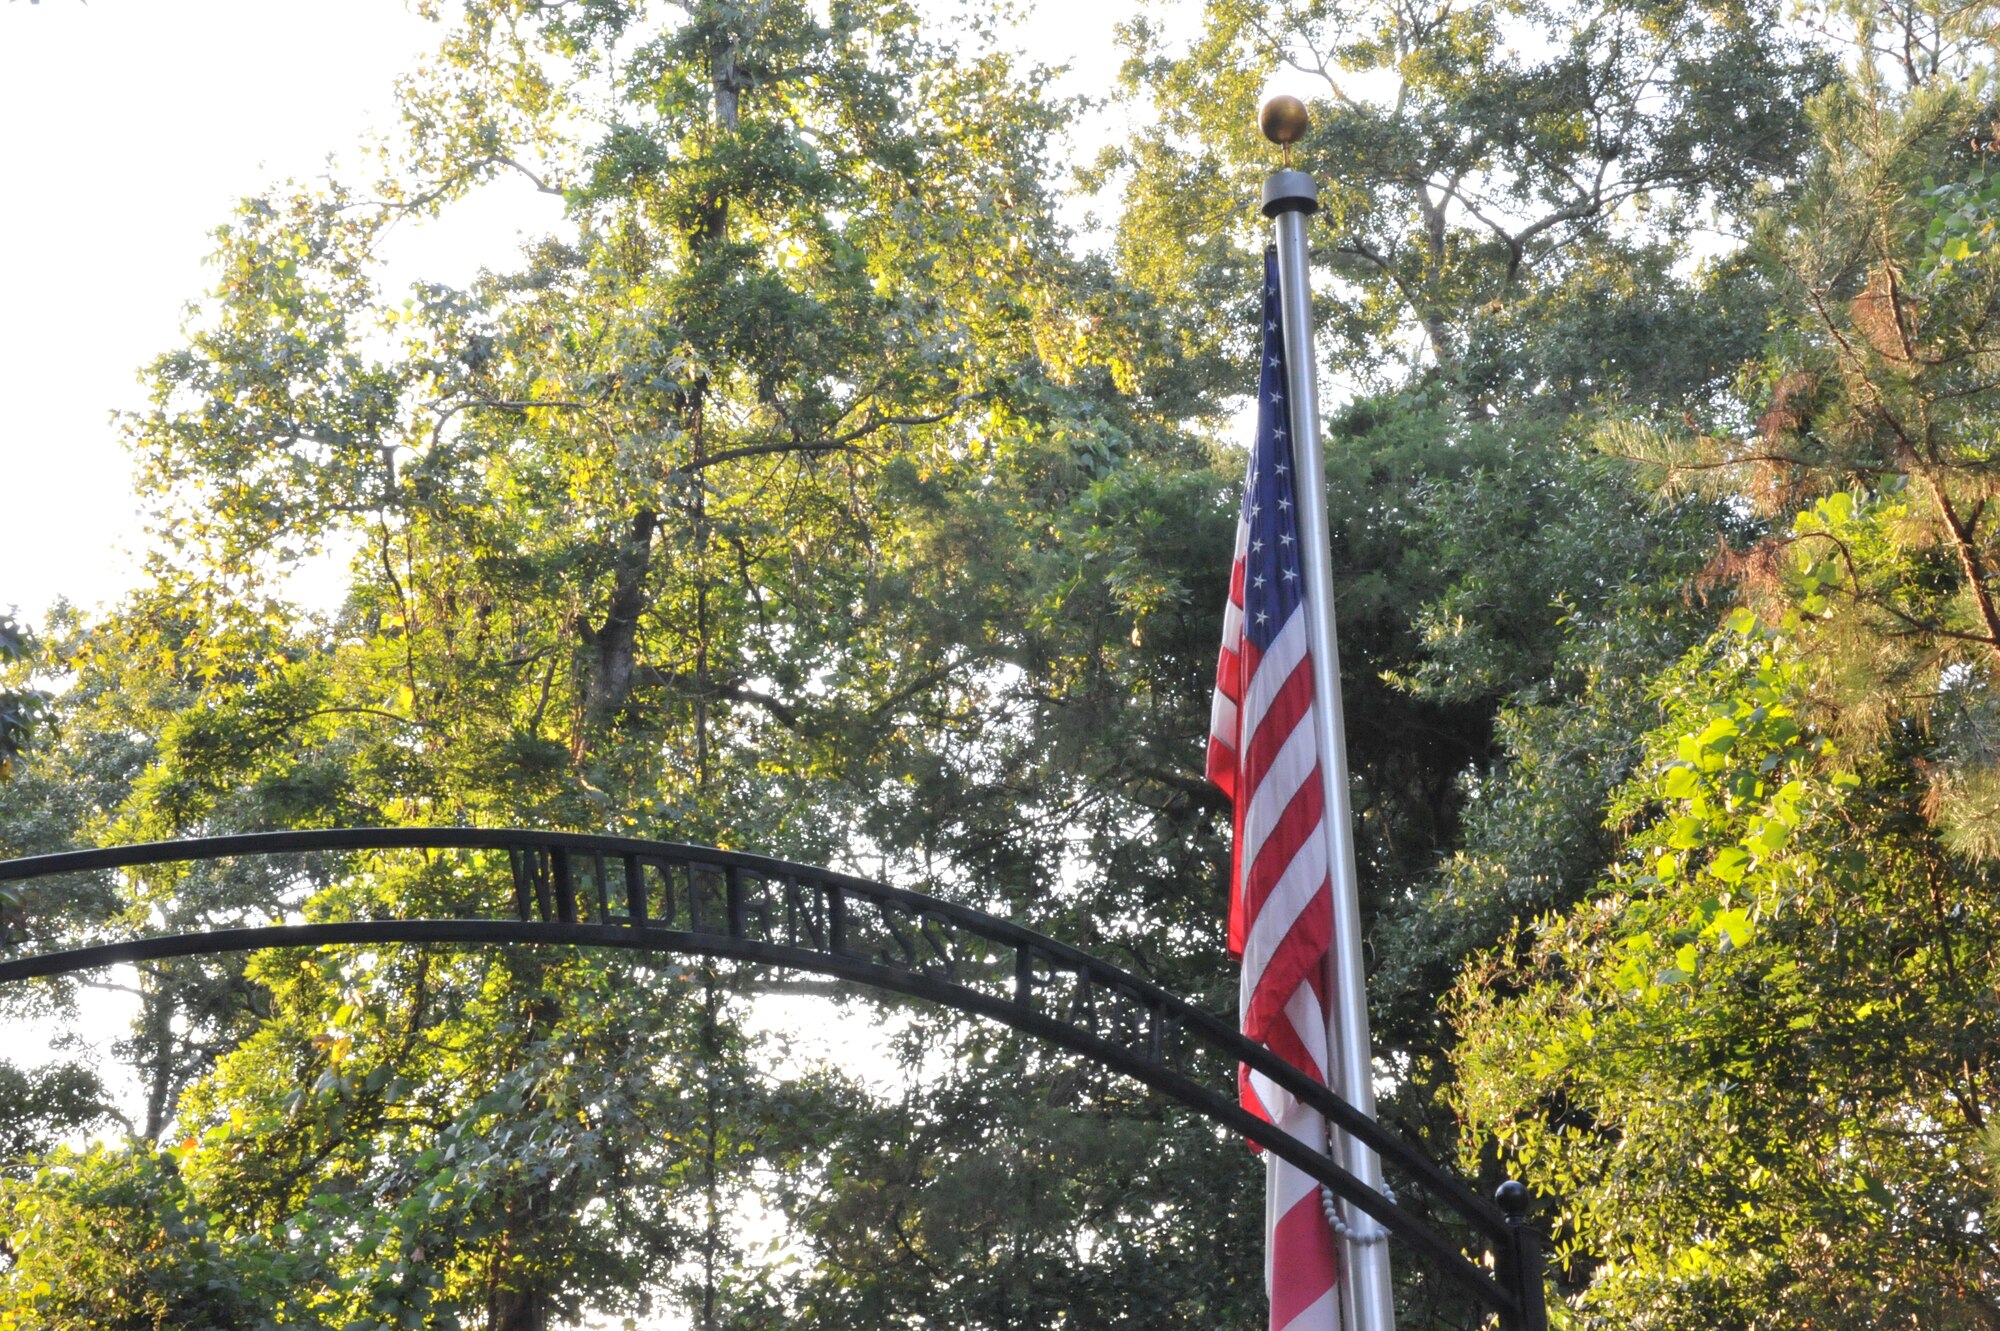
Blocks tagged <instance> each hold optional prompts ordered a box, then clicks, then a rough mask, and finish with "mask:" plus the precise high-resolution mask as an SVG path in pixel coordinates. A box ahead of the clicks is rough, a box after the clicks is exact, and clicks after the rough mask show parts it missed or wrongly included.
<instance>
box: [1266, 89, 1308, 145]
mask: <svg viewBox="0 0 2000 1331" xmlns="http://www.w3.org/2000/svg"><path fill="white" fill-rule="evenodd" d="M1311 125H1312V121H1311V120H1310V119H1309V118H1308V117H1307V116H1306V104H1305V103H1304V102H1302V101H1300V100H1299V99H1298V98H1296V97H1294V96H1292V95H1291V94H1290V93H1286V92H1281V93H1279V94H1278V95H1277V96H1276V97H1273V98H1271V100H1269V101H1267V102H1265V103H1264V105H1263V106H1262V107H1260V108H1258V111H1257V127H1258V128H1259V129H1261V130H1263V131H1264V137H1265V138H1267V139H1269V140H1270V141H1271V142H1273V143H1275V144H1277V145H1278V146H1279V147H1281V148H1284V149H1286V150H1287V151H1289V150H1290V148H1291V146H1292V145H1293V144H1294V143H1297V142H1298V141H1299V140H1300V139H1302V138H1304V137H1305V135H1306V130H1307V129H1309V128H1310V127H1311Z"/></svg>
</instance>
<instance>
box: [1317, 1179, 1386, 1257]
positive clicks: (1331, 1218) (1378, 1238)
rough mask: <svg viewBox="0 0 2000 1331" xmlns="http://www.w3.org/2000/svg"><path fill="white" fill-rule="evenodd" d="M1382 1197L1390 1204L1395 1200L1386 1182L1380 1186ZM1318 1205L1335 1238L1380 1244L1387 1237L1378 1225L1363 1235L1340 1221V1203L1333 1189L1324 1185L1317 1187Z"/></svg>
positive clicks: (1372, 1226) (1371, 1227)
mask: <svg viewBox="0 0 2000 1331" xmlns="http://www.w3.org/2000/svg"><path fill="white" fill-rule="evenodd" d="M1382 1196H1383V1197H1384V1198H1386V1199H1388V1200H1389V1201H1391V1202H1394V1201H1395V1200H1396V1193H1395V1190H1394V1189H1393V1188H1391V1187H1390V1186H1389V1185H1388V1183H1387V1182H1384V1183H1383V1184H1382ZM1319 1204H1320V1209H1322V1210H1323V1211H1325V1212H1326V1223H1328V1224H1329V1225H1332V1226H1333V1232H1334V1236H1335V1237H1336V1238H1342V1239H1345V1240H1347V1241H1348V1242H1349V1243H1381V1242H1382V1241H1383V1240H1385V1239H1387V1238H1388V1237H1389V1231H1388V1230H1386V1229H1384V1228H1382V1227H1381V1226H1380V1225H1370V1226H1369V1228H1368V1231H1367V1232H1365V1233H1364V1232H1363V1231H1361V1230H1358V1229H1356V1228H1354V1226H1352V1225H1350V1224H1348V1223H1347V1222H1346V1221H1345V1220H1342V1219H1341V1218H1340V1202H1339V1200H1338V1199H1337V1198H1336V1197H1335V1196H1334V1195H1333V1189H1332V1188H1329V1187H1327V1186H1326V1184H1324V1183H1322V1184H1320V1185H1319Z"/></svg>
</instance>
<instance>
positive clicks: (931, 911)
mask: <svg viewBox="0 0 2000 1331" xmlns="http://www.w3.org/2000/svg"><path fill="white" fill-rule="evenodd" d="M384 850H427V851H434V850H448V851H470V852H487V853H489V854H497V853H504V854H505V855H506V856H507V862H508V869H509V878H510V880H511V884H512V903H511V904H512V912H511V915H508V916H503V917H493V916H490V915H488V916H480V915H469V916H466V917H461V918H452V919H422V920H397V919H382V920H349V921H341V922H334V923H319V924H287V925H272V926H268V927H251V928H226V929H215V930H209V931H206V932H201V933H191V934H170V935H155V936H148V937H140V938H134V939H129V940H126V941H122V942H115V943H105V944H100V945H97V946H92V947H82V948H71V949H65V950H61V951H54V952H46V953H41V954H38V955H29V956H16V957H13V958H10V959H6V960H0V983H7V982H9V981H16V980H28V979H35V978H40V977H47V976H56V975H65V974H69V973H72V972H75V971H82V970H88V969H92V968H94V967H99V966H107V965H112V964H114V963H118V962H135V961H147V960H156V959H159V958H164V957H185V956H200V955H206V954H214V953H223V952H241V951H251V950H256V949H262V948H273V947H320V946H325V945H329V944H356V943H362V944H366V943H455V944H469V945H475V946H478V945H494V944H507V943H537V944H550V943H554V944H567V945H571V946H581V947H616V948H627V949H633V950H638V951H647V952H673V953H686V954H694V955H698V956H709V957H718V958H727V959H733V960H738V961H745V962H751V963H756V964H761V965H767V966H776V967H782V968H787V969H791V970H801V971H812V972H817V973H819V974H822V975H827V976H832V977H835V978H838V979H843V980H850V981H853V982H855V983H858V984H862V985H866V986H869V987H871V988H875V989H880V990H885V991H888V992H891V993H898V994H905V995H909V996H911V997H914V998H919V999H924V1000H928V1001H930V1002H935V1003H940V1004H942V1005H944V1006H946V1007H949V1008H953V1009H956V1010H958V1011H960V1012H967V1013H972V1014H974V1015H977V1016H981V1017H986V1018H988V1019H990V1020H993V1021H997V1022H1000V1023H1001V1024H1003V1025H1006V1026H1010V1027H1012V1028H1014V1029H1015V1030H1019V1031H1022V1032H1025V1033H1027V1034H1029V1035H1033V1036H1036V1037H1038V1038H1040V1039H1042V1040H1046V1041H1047V1042H1049V1043H1051V1044H1054V1045H1057V1046H1059V1047H1060V1048H1063V1049H1066V1050H1068V1051H1069V1052H1071V1053H1073V1054H1075V1055H1077V1056H1079V1057H1081V1058H1084V1059H1087V1060H1089V1061H1091V1062H1093V1063H1096V1064H1099V1065H1101V1066H1103V1067H1107V1068H1110V1069H1113V1070H1114V1071H1117V1072H1121V1073H1124V1074H1125V1075H1127V1076H1130V1077H1132V1078H1134V1079H1136V1080H1138V1081H1140V1082H1142V1083H1144V1084H1145V1085H1147V1086H1150V1087H1152V1088H1153V1089H1154V1090H1157V1091H1159V1092H1160V1093H1161V1094H1163V1095H1166V1096H1167V1097H1169V1098H1170V1099H1172V1100H1174V1101H1176V1102H1178V1103H1180V1104H1182V1105H1184V1106H1186V1107H1188V1108H1190V1109H1192V1110H1194V1111H1195V1112H1196V1113H1199V1114H1201V1115H1203V1116H1204V1117H1206V1118H1208V1119H1210V1120H1212V1121H1213V1122H1216V1123H1219V1124H1222V1125H1224V1126H1225V1127H1228V1128H1229V1129H1231V1130H1232V1131H1235V1132H1237V1133H1240V1134H1242V1135H1243V1136H1244V1137H1246V1138H1248V1139H1249V1140H1251V1141H1253V1142H1255V1143H1257V1144H1258V1145H1259V1146H1261V1147H1263V1148H1264V1149H1265V1150H1267V1151H1270V1152H1271V1153H1272V1154H1274V1155H1277V1156H1279V1157H1281V1158H1283V1159H1285V1160H1288V1161H1290V1162H1291V1163H1293V1164H1294V1165H1297V1166H1298V1167H1299V1168H1300V1169H1301V1170H1303V1171H1305V1172H1306V1173H1307V1174H1309V1175H1311V1176H1312V1177H1313V1178H1316V1179H1318V1180H1319V1181H1320V1182H1321V1183H1323V1184H1325V1185H1326V1186H1327V1187H1328V1188H1330V1189H1332V1190H1333V1191H1334V1192H1335V1193H1336V1194H1337V1195H1339V1196H1340V1197H1343V1198H1345V1199H1346V1200H1348V1201H1350V1202H1352V1203H1353V1204H1354V1205H1356V1206H1357V1207H1359V1208H1360V1209H1361V1210H1362V1211H1365V1212H1366V1213H1367V1214H1368V1215H1370V1216H1372V1217H1374V1218H1375V1219H1376V1220H1377V1221H1378V1222H1380V1223H1381V1224H1382V1226H1383V1227H1384V1228H1386V1229H1387V1230H1388V1231H1389V1232H1390V1233H1391V1234H1392V1235H1394V1236H1395V1237H1396V1238H1397V1239H1400V1240H1401V1241H1402V1242H1403V1243H1405V1244H1407V1245H1408V1246H1409V1247H1410V1248H1412V1249H1413V1250H1415V1251H1416V1252H1417V1253H1419V1254H1421V1255H1422V1256H1423V1257H1424V1258H1425V1259H1426V1260H1427V1261H1428V1262H1430V1263H1431V1264H1432V1265H1433V1266H1434V1267H1435V1268H1436V1269H1437V1270H1438V1271H1440V1272H1441V1273H1442V1274H1443V1275H1445V1276H1446V1277H1447V1278H1448V1279H1450V1280H1451V1281H1452V1282H1453V1283H1454V1284H1456V1285H1458V1286H1459V1287H1460V1288H1462V1289H1463V1290H1465V1291H1466V1292H1467V1293H1469V1294H1470V1295H1471V1296H1472V1297H1473V1298H1475V1299H1477V1300H1478V1301H1479V1303H1480V1304H1481V1305H1482V1306H1484V1307H1485V1308H1486V1309H1487V1310H1489V1311H1490V1312H1491V1313H1493V1314H1494V1315H1496V1316H1497V1317H1498V1319H1499V1322H1500V1325H1501V1327H1503V1328H1505V1329H1506V1331H1517V1329H1518V1331H1544V1328H1546V1326H1547V1313H1546V1310H1545V1307H1544V1302H1543V1290H1542V1262H1541V1247H1540V1240H1539V1238H1538V1236H1537V1235H1536V1234H1535V1232H1534V1230H1533V1229H1531V1228H1530V1227H1529V1226H1528V1225H1527V1224H1526V1223H1525V1218H1526V1202H1527V1194H1526V1192H1525V1190H1523V1189H1521V1188H1520V1186H1519V1185H1518V1184H1508V1185H1506V1186H1503V1187H1502V1189H1501V1191H1500V1201H1501V1203H1502V1205H1503V1206H1505V1208H1506V1209H1505V1210H1504V1211H1503V1210H1502V1209H1500V1207H1496V1206H1493V1205H1490V1204H1488V1203H1487V1202H1486V1201H1484V1200H1482V1199H1481V1198H1479V1197H1478V1196H1476V1195H1474V1194H1473V1193H1472V1192H1471V1191H1470V1190H1468V1189H1467V1188H1466V1187H1465V1185H1464V1184H1463V1183H1461V1182H1460V1181H1459V1180H1458V1179H1456V1178H1454V1177H1453V1176H1452V1175H1450V1174H1448V1173H1446V1172H1445V1171H1444V1170H1443V1169H1441V1168H1439V1167H1438V1166H1437V1165H1436V1164H1435V1163H1433V1162H1432V1161H1431V1160H1430V1159H1429V1158H1428V1157H1426V1156H1425V1155H1424V1154H1423V1153H1422V1152H1420V1151H1418V1150H1416V1149H1415V1148H1414V1147H1412V1146H1410V1145H1409V1144H1408V1143H1407V1142H1405V1141H1403V1140H1402V1139H1401V1138H1400V1137H1397V1136H1396V1135H1394V1134H1392V1133H1390V1132H1388V1131H1386V1130H1384V1129H1383V1128H1381V1127H1380V1126H1379V1125H1377V1124H1376V1123H1375V1122H1374V1121H1373V1120H1371V1119H1368V1118H1364V1117H1363V1116H1362V1115H1361V1114H1359V1113H1358V1112H1356V1111H1355V1109H1354V1108H1353V1107H1352V1106H1351V1105H1349V1104H1348V1103H1347V1102H1346V1101H1345V1100H1342V1099H1341V1098H1340V1097H1338V1096H1337V1095H1335V1094H1334V1093H1333V1092H1332V1091H1330V1090H1328V1089H1327V1088H1326V1087H1324V1086H1322V1085H1320V1084H1319V1083H1317V1082H1314V1081H1312V1080H1310V1079H1309V1078H1307V1077H1305V1076H1303V1075H1302V1074H1300V1073H1299V1071H1298V1070H1297V1069H1295V1068H1293V1067H1292V1066H1291V1065H1290V1064H1289V1063H1286V1062H1285V1061H1284V1060H1283V1059H1281V1058H1278V1057H1277V1056H1275V1055H1274V1054H1272V1053H1271V1052H1270V1051H1269V1050H1267V1049H1264V1048H1263V1047H1262V1046H1259V1045H1256V1044H1253V1043H1251V1042H1250V1041H1248V1040H1246V1039H1244V1038H1243V1037H1242V1035H1241V1034H1239V1033H1238V1032H1237V1031H1236V1030H1235V1029H1234V1028H1233V1027H1231V1026H1230V1025H1229V1024H1228V1023H1226V1022H1223V1021H1221V1020H1219V1019H1218V1018H1216V1017H1214V1016H1212V1015H1210V1014H1209V1013H1207V1012H1204V1011H1202V1010H1201V1009H1199V1008H1196V1007H1194V1006H1193V1005H1191V1004H1189V1003H1187V1002H1185V1001H1184V1000H1182V999H1179V998H1176V997H1174V996H1173V995H1172V994H1170V993H1168V992H1167V991H1165V990H1164V989H1161V988H1159V987H1158V986H1157V985H1154V984H1151V983H1149V982H1147V981H1145V980H1143V979H1141V978H1139V977H1138V976H1136V975H1133V974H1131V973H1129V972H1127V971H1124V970H1122V969H1120V968H1118V967H1116V966H1113V965H1110V964H1109V963H1107V962H1104V961H1101V960H1099V959H1097V958H1096V957H1093V956H1090V955H1089V954H1088V953H1085V952H1081V951H1079V950H1077V949H1076V948H1073V947H1070V946H1069V945H1067V944H1065V943H1061V942H1058V941H1057V940H1055V939H1053V938H1049V937H1046V936H1044V935H1042V934H1038V933H1036V932H1034V931H1033V930H1030V929H1025V928H1023V927H1021V926H1020V925H1017V924H1012V923H1009V922H1008V921H1006V920H1002V919H999V918H997V917H995V916H992V915H987V914H985V913H983V912H981V911H976V910H970V909H968V908H966V907H964V906H957V905H953V904H952V903H950V902H946V901H940V900H937V899H936V898H934V897H928V896H923V895H921V894H919V893H915V892H906V891H902V890H900V889H897V888H893V887H888V886H885V885H883V884H881V883H874V882H869V881H867V880H865V879H860V878H854V877H850V876H848V875H845V874H839V873H834V872H832V871H830V870H826V869H817V868H812V867H809V866H806V865H801V864H791V863H787V862H785V861H783V860H774V859H767V858H765V857H763V856H758V855H745V854H740V853H736V852H732V851H723V850H712V849H708V848H706V847H700V846H686V845H677V844H673V843H668V842H657V841H641V840H635V839H632V838H628V837H611V836H592V835H583V834H577V833H567V832H529V831H511V830H500V829H493V830H487V829H473V828H443V827H439V828H392V827H373V828H352V829H341V830H329V831H314V832H261V833H253V834H248V835H243V836H225V837H207V838H199V839H193V840H187V841H157V842H147V843H144V844H140V845H132V846H114V847H107V848H104V849H98V850H82V851H70V852H65V853H62V854H56V855H39V856H33V857H30V858H26V859H18V860H5V861H0V882H20V881H23V880H26V879H34V878H48V877H53V876H57V875H63V874H81V873H92V872H101V871H105V870H112V869H128V868H134V867H138V866H141V865H149V864H166V863H177V862H195V861H206V860H218V859H226V858H230V857H234V856H243V855H279V854H312V853H341V852H357V851H384ZM614 870H615V872H614ZM0 956H4V952H0ZM1204 1058H1205V1059H1209V1060H1215V1061H1220V1062H1221V1063H1222V1065H1223V1066H1227V1065H1228V1063H1230V1062H1236V1063H1241V1064H1245V1065H1247V1066H1249V1067H1251V1068H1254V1069H1256V1070H1257V1071H1259V1072H1261V1073H1263V1074H1264V1075H1265V1076H1267V1077H1269V1078H1270V1079H1271V1080H1272V1081H1274V1082H1276V1083H1277V1084H1278V1085H1280V1086H1282V1087H1284V1088H1285V1089H1286V1090H1288V1091H1290V1092H1291V1093H1292V1094H1293V1095H1295V1096H1297V1097H1298V1098H1299V1099H1300V1100H1302V1101H1304V1102H1305V1103H1307V1104H1309V1105H1311V1106H1312V1107H1313V1108H1314V1109H1317V1110H1318V1111H1319V1112H1320V1113H1321V1114H1323V1115H1324V1116H1325V1117H1326V1118H1327V1119H1328V1120H1329V1121H1330V1122H1332V1123H1334V1124H1336V1125H1338V1126H1339V1127H1340V1128H1341V1129H1342V1130H1344V1131H1346V1132H1349V1133H1351V1134H1353V1135H1354V1136H1355V1137H1357V1138H1359V1139H1361V1140H1362V1141H1364V1142H1366V1143H1367V1144H1368V1145H1369V1146H1371V1147H1373V1148H1374V1149H1375V1150H1376V1151H1377V1152H1379V1153H1380V1154H1381V1156H1382V1158H1383V1160H1384V1161H1385V1162H1387V1163H1389V1164H1391V1165H1393V1166H1395V1167H1397V1168H1399V1169H1401V1170H1402V1171H1403V1173H1404V1174H1405V1176H1406V1177H1407V1178H1409V1179H1411V1180H1413V1181H1414V1182H1415V1183H1416V1184H1418V1185H1419V1186H1420V1187H1421V1188H1422V1189H1423V1191H1424V1192H1425V1193H1426V1194H1427V1195H1428V1196H1429V1197H1430V1198H1431V1199H1433V1200H1434V1201H1435V1202H1436V1203H1437V1204H1439V1205H1441V1206H1442V1207H1444V1208H1445V1209H1446V1210H1448V1211H1450V1212H1451V1213H1452V1214H1454V1215H1456V1216H1457V1217H1458V1218H1459V1219H1460V1220H1461V1221H1463V1222H1464V1223H1465V1224H1466V1225H1467V1226H1469V1227H1470V1228H1471V1229H1472V1230H1473V1231H1474V1232H1475V1233H1477V1234H1478V1235H1479V1236H1480V1239H1481V1241H1482V1243H1483V1244H1484V1246H1485V1247H1486V1249H1487V1251H1488V1253H1489V1254H1490V1257H1491V1269H1483V1268H1482V1267H1481V1266H1479V1265H1476V1264H1475V1263H1474V1262H1472V1261H1471V1260H1469V1259H1468V1258H1467V1257H1466V1256H1465V1254H1464V1253H1463V1252H1462V1251H1460V1250H1459V1248H1458V1247H1457V1246H1456V1245H1455V1244H1453V1243H1452V1242H1450V1241H1449V1240H1447V1239H1446V1238H1444V1237H1443V1236H1442V1235H1440V1234H1438V1233H1437V1232H1436V1231H1435V1230H1434V1229H1432V1228H1431V1227H1430V1226H1429V1225H1427V1224H1426V1223H1424V1221H1423V1220H1422V1219H1420V1218H1419V1217H1417V1216H1416V1215H1413V1214H1412V1213H1411V1212H1410V1211H1409V1210H1408V1209H1407V1208H1406V1207H1404V1206H1403V1205H1401V1204H1400V1203H1398V1202H1397V1201H1396V1200H1394V1199H1393V1198H1391V1197H1389V1196H1386V1195H1384V1194H1383V1193H1380V1192H1376V1191H1375V1190H1373V1189H1371V1188H1369V1187H1367V1186H1365V1185H1364V1184H1362V1183H1361V1182H1360V1180H1358V1179H1356V1178H1355V1177H1354V1176H1353V1175H1352V1174H1350V1173H1348V1172H1347V1171H1346V1170H1345V1169H1343V1168H1341V1167H1340V1166H1339V1165H1338V1164H1336V1163H1335V1162H1334V1161H1333V1160H1331V1159H1329V1158H1328V1157H1327V1156H1326V1155H1324V1154H1322V1153H1320V1152H1319V1151H1317V1150H1314V1149H1313V1148H1311V1147H1309V1146H1307V1145H1306V1144H1304V1143H1302V1142H1300V1141H1299V1140H1298V1139H1296V1138H1294V1137H1292V1136H1291V1135H1290V1134H1289V1133H1286V1132H1283V1131H1280V1130H1279V1129H1278V1128H1276V1127H1275V1126H1273V1125H1272V1124H1270V1123H1268V1122H1266V1121H1264V1120H1263V1119H1261V1118H1258V1117H1256V1116H1255V1115H1253V1114H1250V1113H1248V1112H1246V1111H1245V1110H1244V1109H1243V1108H1242V1107H1241V1106H1240V1105H1238V1104H1237V1102H1236V1100H1235V1098H1234V1097H1233V1096H1230V1095H1226V1094H1222V1093H1219V1092H1217V1091H1216V1090H1215V1089H1213V1088H1212V1087H1211V1086H1210V1085H1209V1084H1208V1083H1207V1082H1205V1081H1203V1080H1200V1079H1198V1078H1197V1077H1196V1076H1194V1075H1192V1074H1191V1072H1190V1070H1189V1069H1190V1067H1191V1065H1192V1064H1193V1063H1194V1062H1196V1061H1197V1060H1198V1059H1204Z"/></svg>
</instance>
